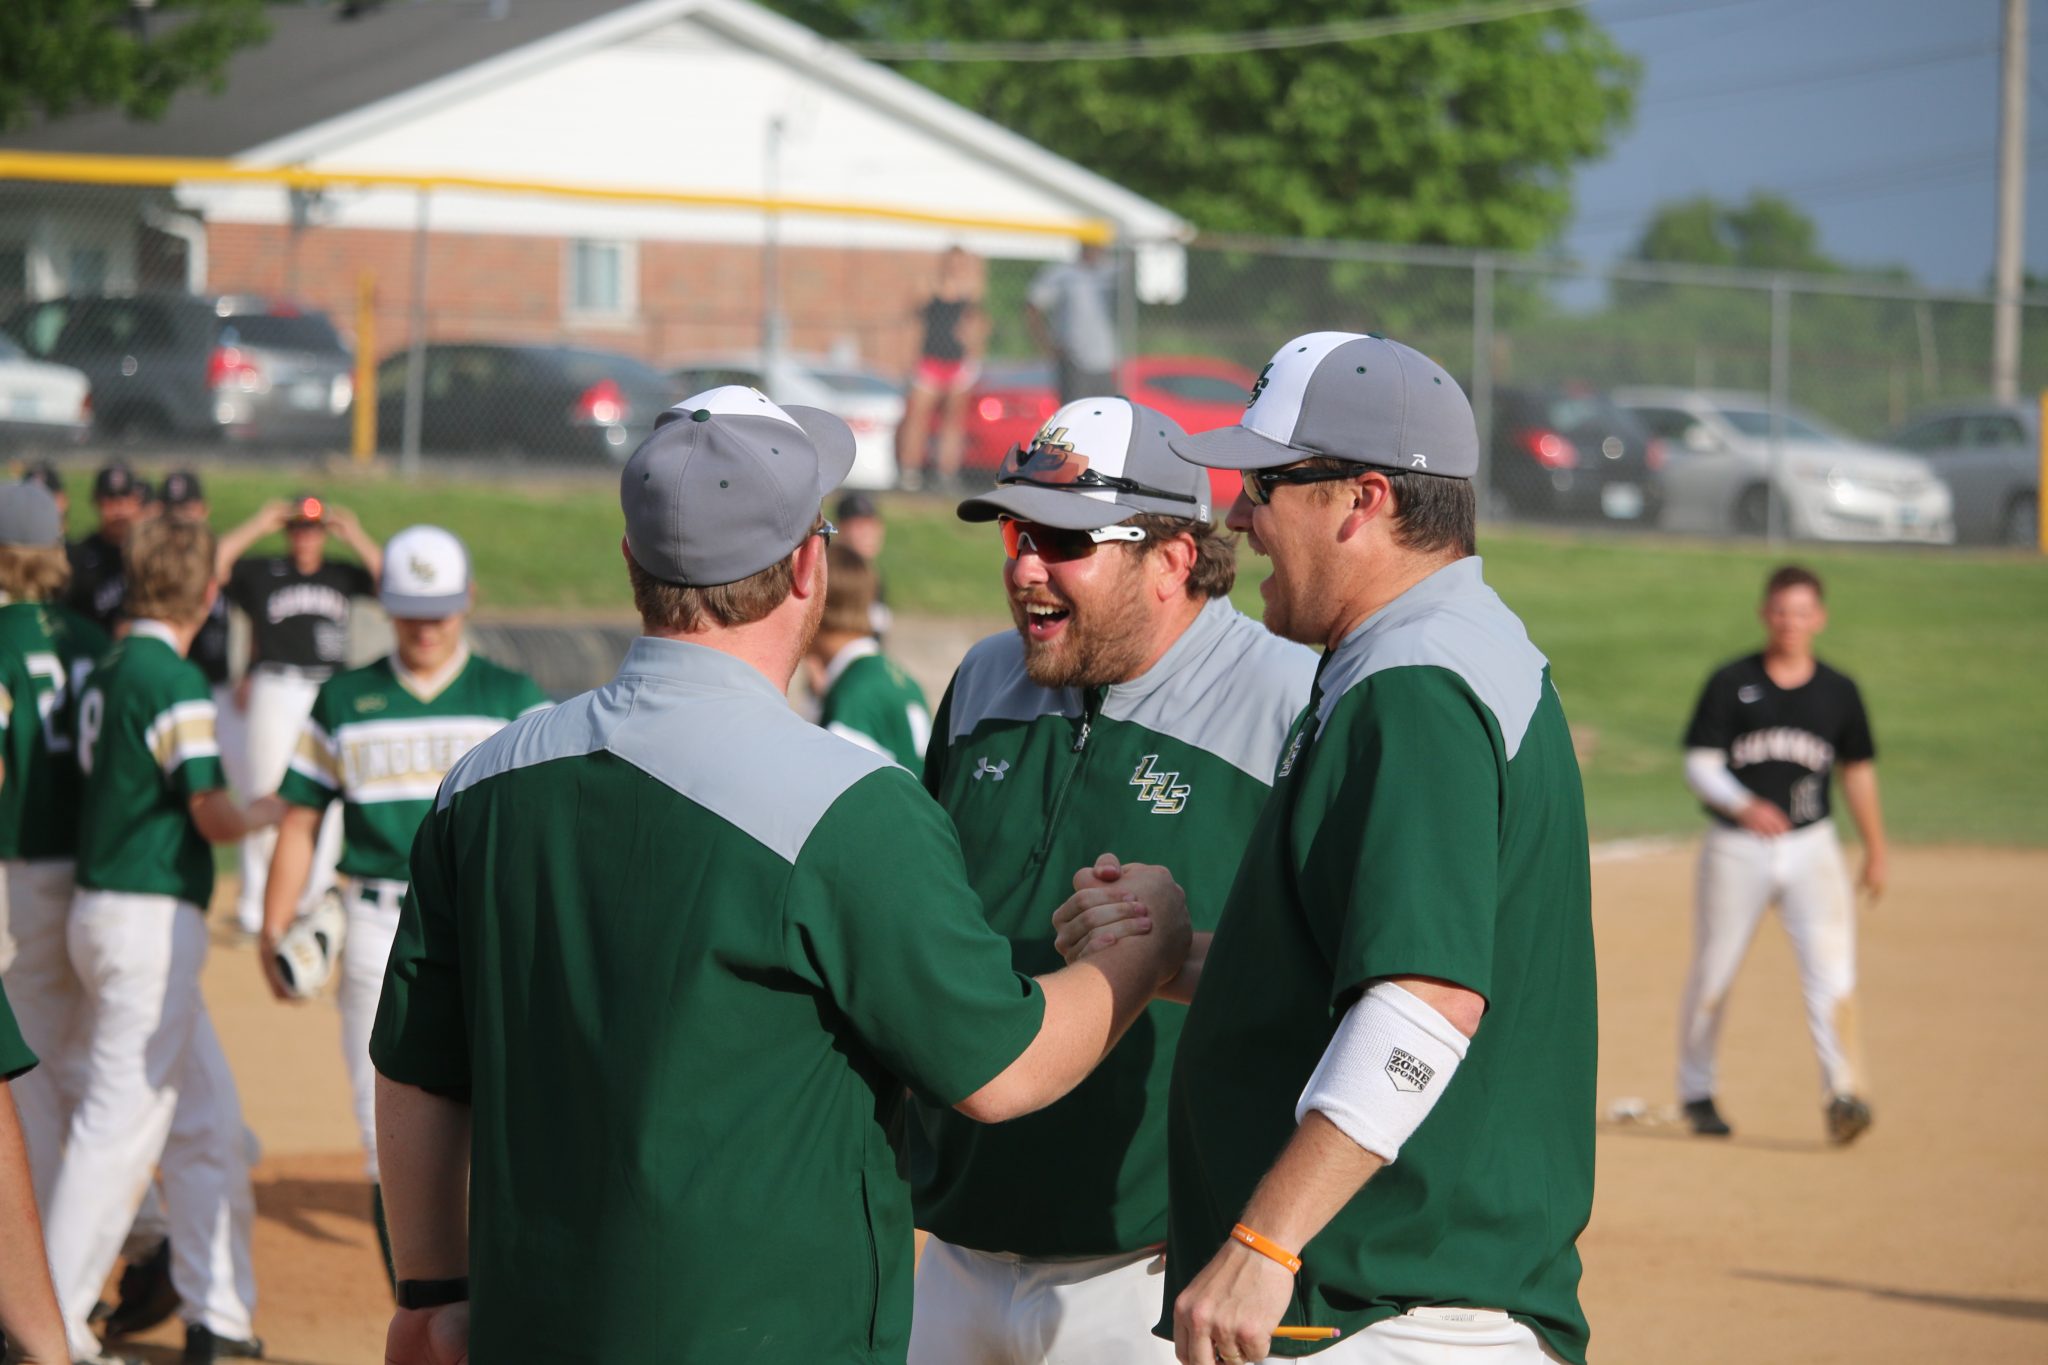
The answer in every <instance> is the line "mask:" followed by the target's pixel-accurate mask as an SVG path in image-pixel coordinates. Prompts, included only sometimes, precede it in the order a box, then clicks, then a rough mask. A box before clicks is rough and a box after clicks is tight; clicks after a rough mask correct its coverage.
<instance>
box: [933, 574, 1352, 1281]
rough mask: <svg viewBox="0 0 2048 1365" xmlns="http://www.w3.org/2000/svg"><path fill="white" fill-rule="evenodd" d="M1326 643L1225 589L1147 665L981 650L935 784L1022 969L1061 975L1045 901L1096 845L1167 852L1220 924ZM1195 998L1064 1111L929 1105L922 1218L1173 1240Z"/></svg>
mask: <svg viewBox="0 0 2048 1365" xmlns="http://www.w3.org/2000/svg"><path fill="white" fill-rule="evenodd" d="M1315 667H1316V656H1315V654H1314V653H1313V652H1312V651H1310V650H1308V649H1305V648H1303V647H1302V646H1300V645H1297V644H1290V643H1288V642H1287V641H1285V640H1281V639H1279V638H1277V637H1275V636H1274V635H1272V634H1270V633H1268V632H1267V630H1266V628H1265V627H1264V626H1262V625H1260V624H1259V623H1258V622H1256V621H1253V620H1251V619H1250V618H1248V617H1246V616H1244V615H1243V614H1241V613H1240V612H1238V611H1237V609H1236V608H1234V607H1232V606H1231V605H1230V604H1229V603H1228V602H1227V601H1221V600H1219V601H1214V602H1211V603H1209V604H1208V605H1207V606H1205V607H1204V608H1203V609H1202V612H1201V614H1200V615H1199V616H1198V617H1196V618H1195V620H1194V622H1193V623H1192V624H1191V625H1190V626H1189V627H1188V629H1187V630H1186V631H1184V632H1183V633H1182V634H1181V637H1180V638H1179V639H1178V640H1176V641H1175V642H1174V643H1173V644H1172V645H1171V646H1170V647H1169V648H1168V649H1167V651H1166V653H1165V654H1163V655H1161V656H1160V658H1159V661H1158V662H1157V663H1155V664H1154V665H1153V666H1152V667H1151V668H1150V669H1148V670H1146V672H1145V673H1144V674H1143V675H1141V676H1140V677H1137V678H1134V679H1132V680H1131V681H1129V682H1124V683H1118V684H1116V685H1115V686H1112V687H1107V688H1101V689H1091V690H1090V691H1088V692H1085V693H1084V692H1083V691H1081V690H1079V689H1075V688H1063V689H1051V688H1044V687H1040V686H1038V685H1037V684H1035V683H1033V682H1032V681H1031V680H1030V678H1029V677H1027V676H1026V675H1025V672H1024V648H1023V642H1022V641H1021V640H1020V639H1019V638H1018V637H1017V634H1016V632H1014V631H1006V632H1004V633H1003V634H1002V635H998V636H995V637H993V638H991V639H987V640H984V641H982V642H981V643H980V644H978V645H976V646H975V647H974V649H973V650H971V651H970V652H969V653H968V655H967V658H966V659H965V661H963V662H962V663H961V665H960V670H959V672H958V673H957V674H956V675H955V676H954V678H953V682H952V685H951V686H950V687H949V688H948V689H947V691H946V697H945V700H944V701H943V702H941V703H940V706H939V719H938V725H939V729H938V734H937V735H936V737H935V738H934V741H933V745H932V752H931V759H930V763H929V764H928V766H927V767H926V770H925V784H926V786H927V787H928V788H929V789H930V790H931V791H932V793H933V794H934V795H935V796H937V797H938V799H939V803H940V804H941V805H943V806H944V807H945V808H946V812H947V814H949V815H951V816H952V817H953V824H954V826H955V828H957V829H958V830H959V832H960V844H961V848H962V849H963V850H964V851H965V853H966V855H967V869H968V877H969V879H970V880H971V881H972V882H973V883H974V889H975V890H976V891H978V892H980V893H981V900H982V905H983V907H984V909H985V911H986V914H987V916H988V921H989V924H990V925H991V926H993V927H994V928H995V930H996V931H997V932H998V933H1000V934H1002V935H1003V937H1004V938H1006V939H1008V940H1009V943H1010V960H1011V963H1012V964H1013V965H1014V966H1015V967H1016V969H1017V970H1018V971H1020V972H1029V973H1033V974H1037V973H1041V972H1047V971H1052V970H1055V969H1057V968H1058V967H1059V966H1060V965H1061V963H1060V956H1059V953H1058V951H1057V950H1056V949H1055V948H1054V947H1053V943H1052V912H1053V911H1054V910H1056V909H1057V908H1059V905H1060V902H1062V901H1064V900H1065V899H1066V898H1067V897H1068V896H1069V895H1071V894H1072V893H1073V877H1074V872H1075V870H1076V869H1078V868H1082V867H1087V866H1089V865H1090V864H1092V863H1093V862H1094V861H1095V860H1096V858H1098V857H1099V856H1101V855H1102V854H1103V853H1106V852H1108V853H1115V854H1116V855H1117V856H1118V857H1120V858H1123V859H1125V860H1126V861H1132V862H1149V863H1163V864H1166V865H1167V866H1169V867H1171V868H1172V869H1173V872H1174V875H1175V877H1176V879H1177V880H1179V882H1180V883H1181V885H1182V886H1183V887H1185V888H1186V890H1187V895H1188V915H1189V918H1190V919H1192V920H1193V921H1194V924H1195V927H1196V928H1197V929H1213V928H1214V927H1215V925H1216V920H1217V917H1218V915H1220V914H1221V913H1222V910H1223V897H1224V894H1225V892H1227V891H1228V890H1229V888H1230V880H1231V878H1232V876H1234V875H1235V874H1236V872H1237V861H1238V857H1239V855H1240V854H1242V853H1243V851H1244V843H1245V839H1246V837H1247V836H1248V835H1249V833H1250V831H1251V827H1252V822H1253V820H1254V819H1256V818H1257V816H1258V812H1259V807H1260V806H1261V805H1263V804H1264V803H1265V799H1266V793H1267V791H1268V789H1269V787H1270V785H1271V782H1272V775H1273V765H1274V764H1275V763H1276V762H1278V761H1279V757H1280V746H1281V745H1282V744H1283V743H1284V742H1285V741H1286V739H1287V733H1288V728H1289V726H1290V725H1291V724H1292V723H1293V721H1294V718H1295V716H1296V715H1298V714H1299V713H1300V711H1301V709H1302V707H1303V706H1304V705H1306V704H1307V701H1308V691H1309V684H1310V681H1311V679H1312V678H1313V676H1314V673H1315ZM1186 1017H1187V1010H1186V1008H1185V1007H1184V1006H1181V1005H1178V1004H1173V1003H1170V1002H1163V1001H1161V1002H1155V1003H1153V1004H1152V1005H1150V1006H1149V1007H1147V1009H1146V1011H1145V1013H1144V1015H1143V1016H1141V1017H1140V1018H1139V1020H1138V1021H1137V1023H1135V1024H1134V1025H1132V1027H1131V1030H1130V1032H1129V1033H1127V1034H1125V1035H1124V1037H1123V1039H1122V1040H1121V1041H1120V1042H1119V1043H1118V1044H1117V1046H1116V1047H1115V1048H1114V1049H1113V1050H1112V1051H1111V1052H1110V1054H1109V1056H1108V1057H1107V1058H1106V1059H1105V1060H1104V1061H1103V1063H1102V1065H1101V1066H1100V1067H1098V1068H1096V1070H1095V1072H1094V1074H1092V1075H1091V1076H1089V1077H1088V1079H1087V1080H1085V1081H1083V1082H1082V1083H1081V1084H1080V1085H1079V1086H1078V1087H1077V1088H1076V1089H1075V1090H1074V1091H1073V1092H1072V1093H1071V1094H1069V1095H1067V1096H1066V1097H1065V1098H1063V1099H1061V1100H1060V1101H1058V1102H1057V1103H1055V1104H1053V1105H1050V1106H1048V1107H1047V1108H1045V1109H1041V1110H1040V1111H1038V1112H1037V1113H1035V1114H1030V1115H1026V1116H1025V1117H1023V1118H1020V1119H1015V1120H1013V1121H1011V1122H1009V1123H1004V1124H1000V1125H996V1126H993V1127H991V1126H988V1125H984V1124H978V1123H974V1122H972V1121H970V1120H969V1119H967V1118H966V1117H964V1116H963V1115H961V1114H958V1113H956V1112H954V1111H953V1110H951V1109H947V1108H944V1107H941V1106H933V1105H926V1104H918V1105H917V1106H916V1115H915V1117H916V1122H915V1124H914V1125H913V1127H912V1132H911V1172H912V1182H913V1185H912V1188H913V1190H914V1191H915V1194H916V1199H917V1217H918V1226H919V1227H922V1228H924V1229H925V1230H926V1231H928V1232H930V1233H932V1234H933V1235H935V1236H938V1237H941V1238H943V1239H944V1240H946V1241H948V1242H952V1243H954V1244H956V1245H960V1246H968V1247H973V1248H975V1249H977V1250H981V1251H1005V1252H1012V1253H1016V1254H1019V1255H1026V1256H1104V1255H1109V1254H1111V1253H1113V1252H1120V1251H1131V1250H1135V1249H1137V1248H1139V1247H1144V1246H1150V1245H1153V1244H1155V1243H1157V1242H1159V1241H1161V1240H1163V1239H1164V1238H1165V1236H1166V1091H1167V1083H1168V1079H1169V1076H1170V1074H1171V1068H1172V1065H1173V1054H1174V1048H1175V1046H1176V1044H1177V1043H1178V1042H1179V1039H1180V1030H1181V1025H1182V1023H1183V1021H1184V1020H1185V1019H1186Z"/></svg>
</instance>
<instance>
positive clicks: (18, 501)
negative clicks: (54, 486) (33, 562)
mask: <svg viewBox="0 0 2048 1365" xmlns="http://www.w3.org/2000/svg"><path fill="white" fill-rule="evenodd" d="M63 543H64V518H63V517H62V516H61V515H59V514H58V511H57V500H56V499H55V498H53V497H51V496H50V490H49V489H47V488H45V487H43V486H42V485H41V484H39V483H11V484H8V485H6V486H5V487H0V545H37V546H43V545H62V544H63Z"/></svg>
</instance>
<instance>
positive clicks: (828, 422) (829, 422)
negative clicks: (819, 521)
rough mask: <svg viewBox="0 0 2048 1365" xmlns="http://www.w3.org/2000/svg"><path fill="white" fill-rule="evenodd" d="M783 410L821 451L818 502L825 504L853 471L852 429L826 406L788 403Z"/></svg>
mask: <svg viewBox="0 0 2048 1365" xmlns="http://www.w3.org/2000/svg"><path fill="white" fill-rule="evenodd" d="M782 410H783V411H784V412H786V413H788V414H789V418H790V420H791V421H793V422H795V423H796V424H797V425H798V426H800V427H802V428H803V429H804V435H806V436H808V437H810V438H811V449H813V450H815V451H817V452H818V501H819V502H820V503H822V502H824V501H825V498H826V496H827V495H828V494H830V493H831V492H832V490H833V489H835V488H837V487H839V485H840V484H842V483H845V482H846V476H847V475H848V474H851V473H852V472H853V457H854V445H853V428H852V427H849V426H848V425H846V420H845V419H844V418H842V417H839V416H837V415H835V414H833V413H829V412H827V411H825V410H824V409H823V408H805V407H797V406H794V405H792V404H787V403H785V404H783V405H782Z"/></svg>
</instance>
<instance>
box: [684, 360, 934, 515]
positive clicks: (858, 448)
mask: <svg viewBox="0 0 2048 1365" xmlns="http://www.w3.org/2000/svg"><path fill="white" fill-rule="evenodd" d="M669 378H670V380H671V381H672V385H671V387H673V388H674V389H675V391H676V396H677V397H678V398H687V397H688V396H689V395H691V394H693V393H702V392H703V391H704V390H706V389H715V388H717V387H718V386H719V385H721V384H744V385H746V386H747V387H748V388H750V389H759V390H760V391H761V392H762V393H765V394H767V395H768V396H769V397H770V398H773V399H774V400H775V401H776V402H778V403H798V404H801V405H803V406H805V407H812V408H823V409H824V410H825V411H826V412H829V413H832V414H834V415H835V416H837V417H840V418H842V419H844V420H845V422H846V425H848V426H849V427H852V428H853V447H854V455H853V470H852V472H850V473H849V474H847V476H846V486H847V487H848V488H890V487H893V486H894V485H895V483H896V428H897V427H899V426H901V425H902V424H903V390H902V389H901V388H899V387H898V386H897V385H896V384H895V383H894V382H893V381H891V380H889V379H887V378H885V377H883V376H882V375H879V374H876V373H875V372H874V371H872V370H864V369H862V368H860V367H859V366H858V365H841V364H838V363H836V362H834V361H831V360H826V359H823V358H820V357H816V356H801V355H792V356H784V357H782V358H781V359H780V360H779V361H777V362H776V363H775V364H774V365H773V366H770V365H768V364H766V363H765V362H764V361H763V359H762V357H761V355H760V354H759V353H758V352H754V353H742V354H733V355H718V356H707V357H700V358H697V359H692V360H686V361H684V362H683V363H682V365H681V366H680V368H678V369H675V370H673V371H671V372H670V375H669Z"/></svg>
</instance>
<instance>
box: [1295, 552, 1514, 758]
mask: <svg viewBox="0 0 2048 1365" xmlns="http://www.w3.org/2000/svg"><path fill="white" fill-rule="evenodd" d="M1549 666H1550V661H1549V660H1548V659H1546V658H1544V657H1543V654H1542V652H1541V651H1540V650H1538V649H1537V648H1536V646H1535V645H1534V644H1532V643H1530V640H1529V632H1528V630H1527V629H1526V628H1525V627H1524V626H1523V625H1522V621H1521V618H1520V617H1518V616H1516V615H1515V614H1514V612H1512V611H1510V610H1508V605H1507V603H1505V602H1503V601H1501V600H1500V596H1499V594H1497V593H1495V592H1494V590H1493V589H1492V588H1490V587H1488V586H1487V585H1486V580H1485V578H1484V577H1483V576H1482V565H1481V564H1480V561H1479V559H1478V557H1477V556H1469V557H1467V558H1465V559H1460V560H1458V561H1457V562H1455V563H1453V564H1449V565H1447V566H1445V567H1444V568H1441V569H1439V570H1437V571H1436V572H1435V573H1434V574H1431V575H1430V576H1429V577H1428V578H1425V579H1424V580H1423V581H1422V582H1420V583H1418V584H1416V585H1415V586H1414V587H1412V588H1410V589H1409V590H1408V591H1407V592H1405V593H1403V594H1402V595H1401V596H1400V597H1397V598H1395V599H1394V600H1393V601H1392V602H1390V603H1388V604H1387V605H1386V606H1385V607H1382V608H1381V609H1380V610H1379V611H1378V612H1376V613H1374V614H1373V615H1372V616H1369V617H1367V618H1366V620H1365V622H1364V623H1363V624H1361V625H1360V626H1359V627H1358V628H1357V629H1356V630H1354V631H1352V632H1351V634H1350V635H1349V636H1347V637H1345V639H1344V641H1343V643H1341V644H1340V645H1338V646H1337V652H1336V654H1335V656H1334V657H1333V658H1331V660H1330V662H1329V665H1328V667H1327V668H1326V669H1325V670H1324V673H1323V683H1322V686H1323V694H1322V704H1321V707H1320V709H1319V710H1318V711H1317V713H1316V727H1317V733H1319V734H1320V733H1321V729H1322V727H1323V726H1325V725H1327V724H1329V721H1330V715H1331V713H1332V712H1333V711H1334V710H1335V709H1336V706H1337V702H1338V700H1339V699H1341V698H1342V697H1343V695H1344V694H1345V693H1346V692H1348V691H1350V690H1351V689H1352V688H1354V687H1356V686H1358V684H1360V683H1362V682H1364V681H1365V680H1366V679H1367V678H1370V677H1371V676H1372V675H1373V674H1375V673H1381V672H1384V671H1386V670H1387V669H1390V668H1443V669H1448V670H1449V671H1451V672H1453V673H1455V674H1457V675H1458V676H1459V677H1460V678H1463V679H1464V680H1465V685H1466V686H1467V687H1469V688H1471V689H1472V693H1473V695H1474V696H1476V697H1478V698H1479V700H1480V701H1481V702H1482V703H1483V704H1484V705H1485V706H1486V709H1487V710H1489V711H1491V712H1493V718H1494V721H1495V723H1496V724H1498V725H1499V726H1500V734H1501V740H1502V742H1503V743H1504V744H1505V745H1506V747H1507V756H1508V757H1509V758H1511V759H1512V758H1513V757H1514V756H1515V753H1516V751H1517V750H1519V749H1520V748H1521V747H1522V736H1523V735H1525V734H1527V733H1528V732H1529V721H1530V718H1531V717H1532V716H1534V715H1535V714H1536V706H1537V703H1538V702H1540V701H1541V700H1542V699H1543V670H1544V669H1546V668H1548V667H1549Z"/></svg>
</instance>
